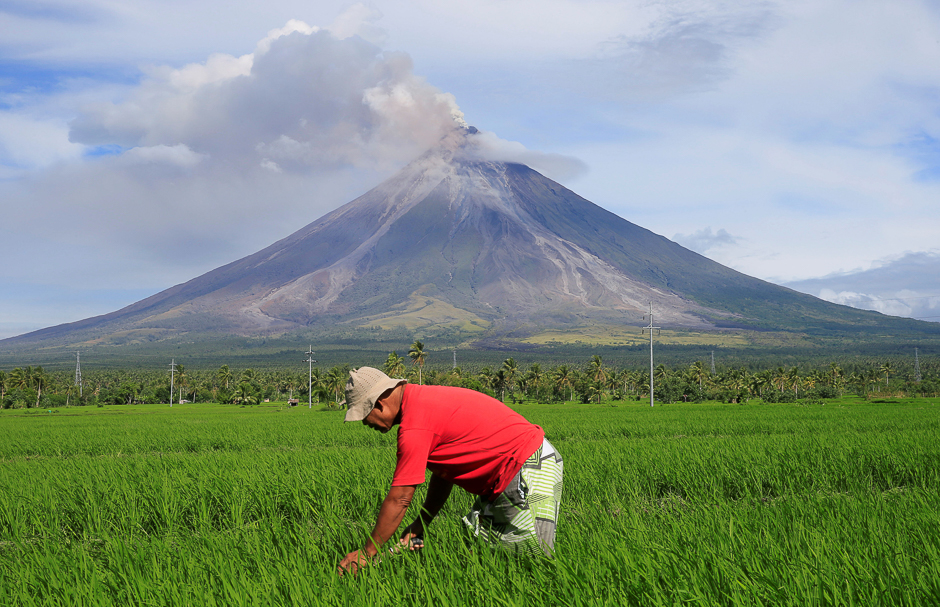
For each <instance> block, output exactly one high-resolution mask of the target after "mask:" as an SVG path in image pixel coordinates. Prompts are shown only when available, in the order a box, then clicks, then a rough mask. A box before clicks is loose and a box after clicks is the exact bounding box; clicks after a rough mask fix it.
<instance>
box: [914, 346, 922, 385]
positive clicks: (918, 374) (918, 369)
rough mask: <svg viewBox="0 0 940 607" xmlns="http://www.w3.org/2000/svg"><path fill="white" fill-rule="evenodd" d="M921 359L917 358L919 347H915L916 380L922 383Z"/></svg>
mask: <svg viewBox="0 0 940 607" xmlns="http://www.w3.org/2000/svg"><path fill="white" fill-rule="evenodd" d="M920 379H921V378H920V359H919V358H917V348H914V381H915V382H918V383H920Z"/></svg>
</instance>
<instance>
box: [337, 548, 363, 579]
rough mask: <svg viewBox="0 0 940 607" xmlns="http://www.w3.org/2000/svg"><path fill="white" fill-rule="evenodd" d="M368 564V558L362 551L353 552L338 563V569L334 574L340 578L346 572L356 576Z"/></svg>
mask: <svg viewBox="0 0 940 607" xmlns="http://www.w3.org/2000/svg"><path fill="white" fill-rule="evenodd" d="M368 564H369V557H368V555H366V553H365V552H364V551H362V550H354V551H353V552H350V553H349V554H347V555H346V558H344V559H343V560H342V561H340V562H339V567H337V570H336V573H338V574H339V576H340V577H343V574H344V573H346V572H347V571H348V572H350V573H352V574H353V575H356V574H357V573H359V569H360V568H361V567H365V566H366V565H368Z"/></svg>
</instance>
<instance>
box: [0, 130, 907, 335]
mask: <svg viewBox="0 0 940 607" xmlns="http://www.w3.org/2000/svg"><path fill="white" fill-rule="evenodd" d="M475 138H476V130H475V129H472V128H470V129H460V130H459V131H457V132H455V133H454V134H453V135H452V136H451V137H449V138H448V139H447V140H445V141H444V142H442V144H441V145H440V146H439V147H437V148H435V149H433V150H431V151H429V152H427V153H426V154H424V155H423V156H421V157H420V158H418V159H416V160H414V161H413V162H411V163H410V164H409V165H407V166H406V167H405V168H403V169H402V170H401V171H399V172H398V173H397V174H396V175H394V176H393V177H391V178H390V179H388V180H387V181H385V182H383V183H382V184H380V185H379V186H377V187H376V188H374V189H372V190H370V191H369V192H367V193H365V194H364V195H362V196H360V197H359V198H357V199H356V200H353V201H352V202H350V203H348V204H346V205H344V206H342V207H340V208H338V209H336V210H335V211H333V212H331V213H328V214H327V215H325V216H323V217H321V218H320V219H317V220H316V221H314V222H313V223H311V224H309V225H307V226H306V227H304V228H302V229H300V230H298V231H297V232H295V233H294V234H291V235H290V236H288V237H287V238H284V239H283V240H280V241H278V242H276V243H274V244H272V245H271V246H269V247H267V248H265V249H263V250H261V251H259V252H257V253H255V254H253V255H249V256H248V257H245V258H243V259H240V260H238V261H235V262H233V263H230V264H228V265H225V266H223V267H220V268H218V269H216V270H213V271H211V272H209V273H207V274H204V275H202V276H200V277H198V278H194V279H192V280H190V281H189V282H186V283H184V284H180V285H177V286H175V287H172V288H170V289H167V290H165V291H163V292H160V293H158V294H156V295H153V296H152V297H149V298H147V299H144V300H142V301H139V302H137V303H135V304H132V305H130V306H128V307H126V308H123V309H121V310H118V311H116V312H112V313H110V314H106V315H103V316H98V317H95V318H90V319H86V320H83V321H79V322H75V323H70V324H65V325H60V326H57V327H51V328H48V329H43V330H40V331H36V332H33V333H29V334H26V335H23V336H19V337H16V338H11V339H9V340H5V341H6V342H10V343H24V344H25V343H40V342H46V343H49V344H53V343H55V344H61V345H65V344H80V343H90V342H91V343H94V342H97V343H101V342H102V340H107V339H108V338H109V337H113V336H117V335H119V336H121V337H122V339H124V340H126V339H138V340H142V339H149V340H153V339H166V338H171V337H173V336H179V335H183V334H191V335H197V334H198V335H212V334H215V335H219V334H227V335H231V334H235V335H244V336H259V335H277V334H286V333H291V332H294V331H306V332H308V333H309V332H310V331H311V330H313V331H317V330H321V329H326V328H327V327H333V328H335V327H337V326H343V327H348V328H349V329H351V330H356V329H371V330H374V329H376V328H383V329H393V328H395V327H399V328H402V327H403V328H406V329H408V330H415V331H425V332H427V331H433V330H448V331H455V332H458V333H462V334H465V335H466V336H467V337H468V338H471V339H482V338H487V337H489V338H492V337H493V336H494V335H500V336H515V337H524V336H526V335H531V334H534V333H537V332H544V331H547V330H553V331H562V332H564V331H577V330H578V327H583V326H585V324H590V323H593V324H598V323H599V324H601V325H621V326H622V325H634V326H641V325H642V324H643V323H644V318H643V316H644V314H645V313H647V312H648V310H649V307H650V305H652V309H653V310H654V312H655V314H656V316H655V319H656V322H657V324H658V325H659V326H661V327H663V328H674V329H693V330H697V331H721V330H732V329H751V330H779V331H799V332H802V333H807V332H809V333H812V332H813V331H832V330H840V329H844V330H854V329H858V328H860V327H880V326H883V325H884V323H885V322H886V319H889V320H890V321H891V322H896V323H915V324H918V325H920V324H922V323H916V321H902V320H901V319H891V318H890V317H886V316H883V315H881V314H878V313H874V312H868V311H863V310H856V309H853V308H849V307H846V306H839V305H835V304H830V303H827V302H824V301H822V300H819V299H817V298H814V297H811V296H809V295H804V294H801V293H798V292H796V291H792V290H790V289H786V288H783V287H780V286H777V285H773V284H771V283H768V282H765V281H762V280H758V279H755V278H752V277H749V276H746V275H744V274H741V273H739V272H736V271H734V270H732V269H730V268H727V267H725V266H722V265H720V264H718V263H716V262H713V261H711V260H709V259H707V258H705V257H703V256H701V255H699V254H697V253H694V252H692V251H690V250H688V249H685V248H683V247H681V246H680V245H678V244H676V243H674V242H672V241H670V240H668V239H666V238H664V237H662V236H659V235H657V234H654V233H653V232H650V231H649V230H646V229H644V228H642V227H640V226H637V225H635V224H633V223H630V222H629V221H626V220H624V219H622V218H621V217H618V216H617V215H614V214H612V213H610V212H608V211H606V210H604V209H602V208H601V207H599V206H597V205H595V204H593V203H591V202H589V201H588V200H585V199H584V198H582V197H580V196H578V195H577V194H575V193H574V192H572V191H571V190H568V189H567V188H565V187H563V186H561V185H559V184H558V183H556V182H554V181H552V180H550V179H548V178H547V177H545V176H543V175H541V174H539V173H538V172H536V171H534V170H532V169H531V168H529V167H527V166H525V165H522V164H514V163H507V162H496V161H491V160H486V159H485V158H484V157H483V156H482V155H481V154H480V153H479V152H478V147H477V145H476V139H475Z"/></svg>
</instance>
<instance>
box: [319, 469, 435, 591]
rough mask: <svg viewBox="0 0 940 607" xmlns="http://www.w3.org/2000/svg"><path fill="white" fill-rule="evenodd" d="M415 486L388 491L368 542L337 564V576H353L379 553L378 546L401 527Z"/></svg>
mask: <svg viewBox="0 0 940 607" xmlns="http://www.w3.org/2000/svg"><path fill="white" fill-rule="evenodd" d="M416 486H417V485H404V486H396V487H392V488H391V489H389V492H388V495H386V496H385V500H384V501H383V502H382V507H381V508H379V520H378V521H377V522H376V523H375V528H374V529H373V530H372V533H371V534H369V540H368V541H367V542H366V545H365V546H363V548H362V549H361V550H356V551H355V552H350V553H349V554H347V555H346V558H344V559H343V560H342V561H340V563H339V567H338V571H337V573H339V575H343V572H344V571H352V572H353V574H355V573H356V572H357V571H358V570H359V568H360V567H362V566H364V565H366V564H368V562H369V559H370V558H371V557H373V556H375V555H376V554H378V552H379V546H381V545H382V544H384V543H385V542H386V541H388V539H389V538H391V537H392V535H394V533H395V530H396V529H398V526H399V525H401V521H402V519H403V518H405V512H407V511H408V506H409V504H411V498H412V497H414V494H415V487H416Z"/></svg>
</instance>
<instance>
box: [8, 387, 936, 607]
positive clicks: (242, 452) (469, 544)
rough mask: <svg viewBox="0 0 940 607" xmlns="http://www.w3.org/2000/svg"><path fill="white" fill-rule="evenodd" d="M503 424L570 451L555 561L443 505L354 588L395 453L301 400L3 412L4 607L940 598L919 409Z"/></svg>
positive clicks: (927, 426) (901, 405) (923, 407)
mask: <svg viewBox="0 0 940 607" xmlns="http://www.w3.org/2000/svg"><path fill="white" fill-rule="evenodd" d="M518 409H519V410H520V411H521V412H522V413H523V414H524V415H525V416H526V417H528V418H529V419H530V420H532V421H534V422H536V423H539V424H540V425H542V426H543V427H544V428H545V429H546V432H547V434H548V436H549V438H550V439H551V440H552V442H553V443H554V444H555V446H556V447H557V448H558V449H559V450H560V451H561V453H562V454H563V456H564V458H565V495H564V504H563V515H562V520H561V527H560V529H559V535H558V538H557V544H556V545H557V551H558V552H557V554H556V556H555V558H551V559H550V558H543V557H538V558H517V557H514V556H512V555H508V554H505V553H503V552H499V551H493V550H490V549H489V548H487V547H485V546H482V545H479V544H477V543H475V542H474V541H473V540H471V539H469V538H468V537H466V535H465V534H464V532H463V530H462V529H461V524H460V523H459V517H460V516H461V515H462V514H463V513H464V512H465V510H466V509H467V508H468V507H469V504H470V501H471V500H470V497H469V496H468V495H466V494H465V493H463V492H462V491H460V490H455V491H454V494H453V495H452V497H451V501H450V502H449V503H448V505H447V507H446V508H445V509H444V511H443V512H442V514H441V517H440V518H439V519H438V520H437V521H435V523H434V525H432V527H431V528H430V530H429V534H428V537H427V538H426V541H427V544H426V546H427V547H426V548H425V549H424V550H423V551H421V552H420V553H416V554H411V553H408V554H396V555H391V554H389V555H387V556H385V557H384V558H383V559H382V560H381V562H379V563H377V564H375V565H374V566H372V567H369V568H367V569H365V570H364V571H363V572H362V573H361V574H360V575H359V576H358V577H355V578H354V577H352V576H345V577H343V578H340V577H338V576H337V575H336V573H335V571H336V564H337V562H338V561H339V560H340V559H341V558H342V557H343V556H344V555H345V554H346V553H347V552H348V551H350V550H352V549H355V548H357V547H359V546H361V544H362V542H363V540H364V538H365V535H366V533H368V531H369V530H370V529H371V527H372V524H373V523H374V521H375V515H376V513H377V510H378V506H379V504H380V502H381V500H382V498H383V497H384V495H385V492H386V490H387V488H388V481H389V478H390V475H391V471H392V468H393V467H394V462H395V446H394V436H383V435H381V434H379V433H376V432H373V431H370V430H369V429H367V428H365V427H363V426H362V425H360V424H346V425H344V424H342V423H341V416H342V414H341V413H339V412H329V411H317V410H312V411H311V410H308V409H307V408H306V407H301V408H295V409H287V408H284V407H281V406H260V407H254V408H239V407H234V406H231V405H229V406H222V405H182V406H174V407H172V408H170V407H166V406H165V405H164V406H150V405H137V406H113V407H104V408H94V409H92V408H72V409H59V410H56V411H54V412H52V413H49V412H47V411H41V412H40V411H34V410H30V411H29V412H23V411H2V412H0V436H2V437H3V438H2V439H0V605H4V606H19V605H220V606H221V605H225V606H232V605H400V604H408V605H437V604H441V605H458V604H459V605H800V606H806V605H865V606H871V605H930V604H940V497H938V489H940V403H938V402H937V400H936V399H934V400H926V399H918V400H914V399H911V400H907V401H898V402H887V403H865V402H857V401H848V400H846V401H831V402H827V403H826V404H819V403H817V404H813V405H756V404H755V405H721V404H699V405H667V406H663V407H656V408H652V409H651V408H649V407H648V406H644V405H643V404H642V403H639V404H636V405H633V404H630V405H624V404H622V403H614V404H606V405H603V404H602V405H572V404H566V405H520V406H519V407H518ZM422 499H423V495H421V492H420V490H419V495H418V497H417V498H416V502H417V504H420V502H421V501H422ZM414 507H415V508H416V507H417V506H414ZM410 519H411V517H410V516H409V518H407V519H406V522H408V521H410Z"/></svg>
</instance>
